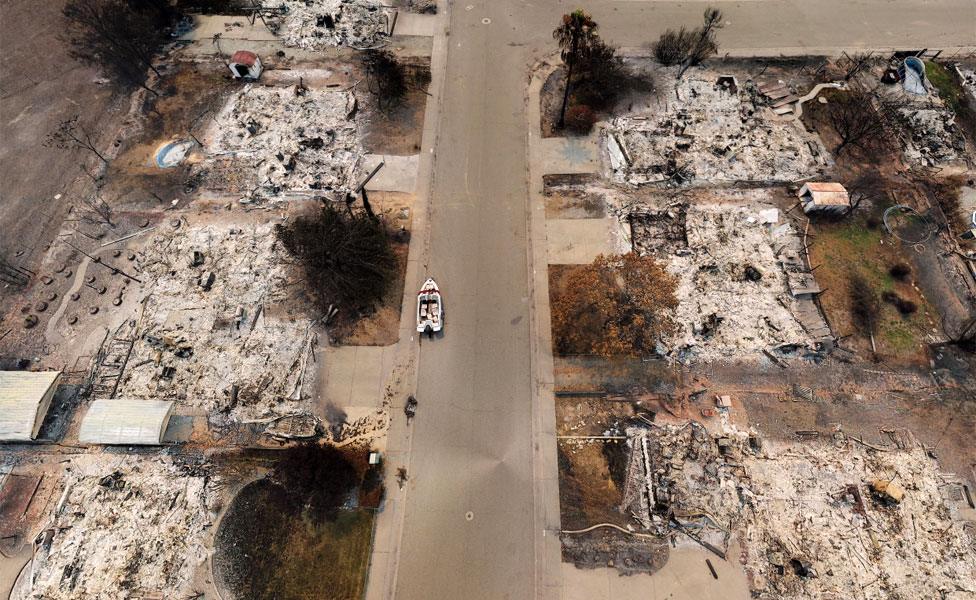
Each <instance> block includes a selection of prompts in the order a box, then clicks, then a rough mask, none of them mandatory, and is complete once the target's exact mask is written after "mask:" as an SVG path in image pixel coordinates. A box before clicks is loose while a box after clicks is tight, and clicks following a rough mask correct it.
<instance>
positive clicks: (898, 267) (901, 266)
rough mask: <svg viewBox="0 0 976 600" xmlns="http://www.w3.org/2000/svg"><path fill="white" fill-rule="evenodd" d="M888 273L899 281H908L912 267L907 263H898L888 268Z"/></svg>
mask: <svg viewBox="0 0 976 600" xmlns="http://www.w3.org/2000/svg"><path fill="white" fill-rule="evenodd" d="M888 274H890V275H891V276H892V277H894V278H895V279H897V280H898V281H908V277H909V276H910V275H911V274H912V268H911V267H910V266H908V265H907V264H906V263H896V264H894V265H891V268H890V269H888Z"/></svg>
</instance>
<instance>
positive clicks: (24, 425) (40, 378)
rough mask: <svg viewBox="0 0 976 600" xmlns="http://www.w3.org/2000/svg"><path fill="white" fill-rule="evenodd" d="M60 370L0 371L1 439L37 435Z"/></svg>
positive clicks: (18, 440)
mask: <svg viewBox="0 0 976 600" xmlns="http://www.w3.org/2000/svg"><path fill="white" fill-rule="evenodd" d="M60 377H61V371H39V372H38V371H0V441H3V442H24V441H30V440H32V439H34V438H35V437H37V432H38V431H39V430H40V428H41V423H42V422H43V421H44V416H45V415H46V414H47V409H48V407H50V406H51V398H53V397H54V391H55V389H56V388H57V383H58V380H59V379H60Z"/></svg>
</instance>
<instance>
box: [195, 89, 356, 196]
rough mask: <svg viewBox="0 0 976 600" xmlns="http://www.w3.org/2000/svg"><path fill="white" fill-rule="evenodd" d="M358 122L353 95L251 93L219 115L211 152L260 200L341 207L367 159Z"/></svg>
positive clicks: (244, 93)
mask: <svg viewBox="0 0 976 600" xmlns="http://www.w3.org/2000/svg"><path fill="white" fill-rule="evenodd" d="M355 114H356V97H355V96H354V95H353V94H352V93H351V92H344V91H334V90H322V89H301V88H298V87H297V86H296V87H287V88H274V87H263V86H255V85H248V86H246V87H245V88H244V89H243V90H241V91H240V92H239V93H237V94H235V95H233V96H231V98H230V99H229V100H228V102H227V104H226V105H225V107H224V108H223V109H222V110H221V111H220V113H219V114H218V115H217V117H216V119H215V122H214V123H213V125H212V129H211V134H210V137H211V138H212V139H213V143H212V144H211V145H210V146H209V147H208V151H209V152H210V154H211V156H213V157H231V158H232V159H233V163H234V168H235V169H236V170H237V171H243V172H245V173H246V174H247V176H246V178H247V179H248V180H250V182H251V186H252V189H255V193H256V194H258V195H261V196H264V197H276V196H278V195H280V194H281V193H283V192H299V193H305V194H320V195H324V196H337V197H338V199H341V198H343V197H344V196H345V193H346V192H347V191H350V190H351V189H352V187H354V185H355V181H354V180H355V173H356V170H357V168H358V167H359V163H360V162H361V159H362V157H363V156H364V152H363V149H362V145H361V143H360V139H359V132H358V130H357V127H356V121H355Z"/></svg>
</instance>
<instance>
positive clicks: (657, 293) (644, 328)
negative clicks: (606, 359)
mask: <svg viewBox="0 0 976 600" xmlns="http://www.w3.org/2000/svg"><path fill="white" fill-rule="evenodd" d="M675 286H676V280H675V278H674V277H673V276H672V275H670V274H669V273H668V272H667V271H665V270H664V267H663V266H662V265H661V264H660V263H658V262H657V261H656V260H655V259H654V258H652V257H649V256H648V257H644V256H638V255H637V254H634V253H628V254H624V255H622V256H620V255H611V256H606V255H601V256H598V257H597V258H596V260H594V261H593V263H592V264H589V265H584V266H582V267H579V268H578V269H576V270H575V271H574V273H573V275H572V279H571V280H569V281H567V282H566V286H565V288H564V289H563V290H562V291H561V292H560V293H558V294H557V295H556V297H555V298H554V300H553V303H552V329H553V340H554V345H555V347H556V351H557V352H558V353H559V354H563V355H573V354H596V355H599V356H644V355H649V354H652V353H654V352H655V350H656V347H657V343H658V341H659V340H660V339H661V338H662V337H664V336H666V335H669V334H671V333H672V332H673V331H674V322H673V321H672V317H671V314H672V312H673V311H674V309H675V308H676V307H677V305H678V301H677V298H676V296H675Z"/></svg>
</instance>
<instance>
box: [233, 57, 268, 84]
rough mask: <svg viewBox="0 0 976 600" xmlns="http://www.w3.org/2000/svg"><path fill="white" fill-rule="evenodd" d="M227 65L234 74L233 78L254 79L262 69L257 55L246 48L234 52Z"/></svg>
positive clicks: (259, 74)
mask: <svg viewBox="0 0 976 600" xmlns="http://www.w3.org/2000/svg"><path fill="white" fill-rule="evenodd" d="M227 66H229V67H230V72H231V73H233V74H234V78H235V79H250V80H254V79H257V78H258V77H260V76H261V71H262V70H263V67H262V66H261V59H260V58H258V55H257V54H255V53H253V52H249V51H247V50H238V51H237V52H235V53H234V54H233V56H231V57H230V62H228V63H227Z"/></svg>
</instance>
